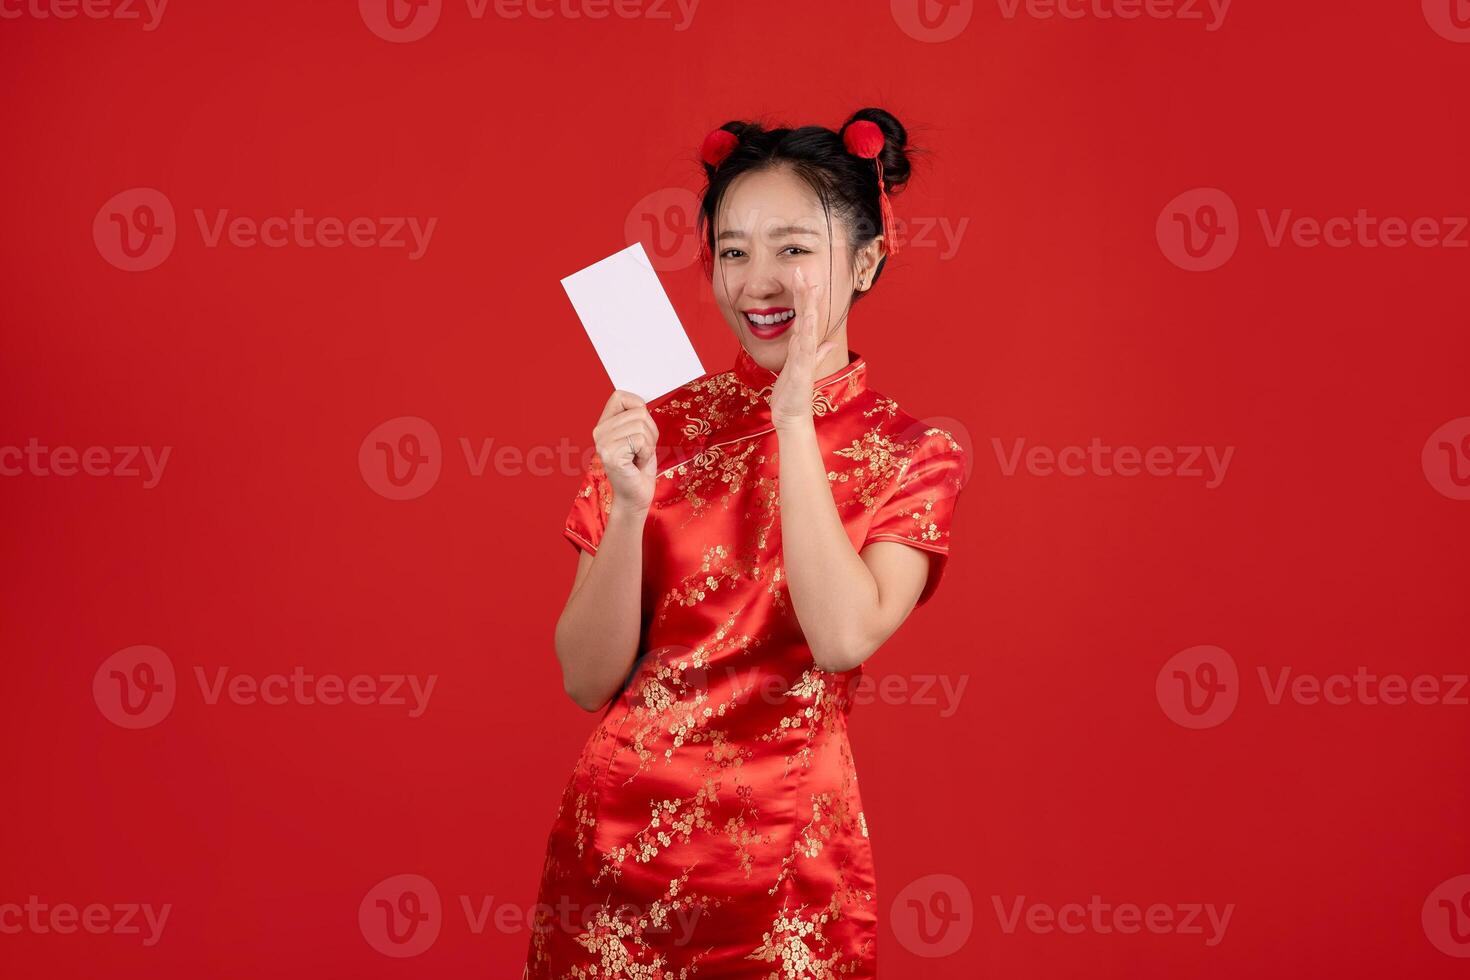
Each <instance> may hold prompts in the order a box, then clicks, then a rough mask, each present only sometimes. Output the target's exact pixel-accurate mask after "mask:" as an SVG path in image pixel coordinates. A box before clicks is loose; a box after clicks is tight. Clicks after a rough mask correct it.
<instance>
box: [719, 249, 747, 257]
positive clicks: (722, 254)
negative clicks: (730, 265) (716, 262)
mask: <svg viewBox="0 0 1470 980" xmlns="http://www.w3.org/2000/svg"><path fill="white" fill-rule="evenodd" d="M731 252H740V249H738V248H727V249H724V250H723V251H721V252H720V258H722V259H729V258H734V256H733V255H731V254H730V253H731ZM740 254H741V255H744V254H745V253H744V252H740Z"/></svg>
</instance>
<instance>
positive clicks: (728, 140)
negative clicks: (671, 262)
mask: <svg viewBox="0 0 1470 980" xmlns="http://www.w3.org/2000/svg"><path fill="white" fill-rule="evenodd" d="M739 145H740V139H739V137H737V136H736V135H735V134H734V133H732V132H730V131H729V130H728V129H716V130H714V131H713V132H711V133H710V134H709V135H708V136H706V137H705V138H704V143H703V144H702V145H701V146H700V148H699V155H700V157H701V158H702V159H703V160H704V162H705V163H707V164H709V165H710V166H711V167H714V168H715V169H716V170H718V169H719V167H720V164H722V163H724V162H725V158H726V157H727V156H729V155H730V154H731V153H733V152H734V150H735V147H737V146H739ZM699 262H700V264H701V265H703V266H704V274H705V278H710V277H712V276H713V275H714V274H715V260H714V256H713V255H711V254H710V250H709V242H708V241H707V240H706V236H704V235H701V236H699Z"/></svg>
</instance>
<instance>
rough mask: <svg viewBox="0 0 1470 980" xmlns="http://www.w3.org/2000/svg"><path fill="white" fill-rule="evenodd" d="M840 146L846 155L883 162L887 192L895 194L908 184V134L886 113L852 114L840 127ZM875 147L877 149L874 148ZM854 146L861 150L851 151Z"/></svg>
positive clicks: (865, 111) (876, 110)
mask: <svg viewBox="0 0 1470 980" xmlns="http://www.w3.org/2000/svg"><path fill="white" fill-rule="evenodd" d="M842 142H843V143H844V144H845V145H846V146H847V148H848V151H849V152H851V153H853V154H855V155H857V156H860V157H866V158H868V159H876V160H881V161H883V182H884V184H886V185H887V187H886V189H887V190H890V191H893V190H898V189H899V188H901V187H903V185H905V184H907V183H908V180H909V156H908V152H907V151H908V144H909V133H908V130H906V129H904V127H903V123H901V122H899V121H898V119H897V117H895V116H894V115H893V114H892V113H891V112H889V111H888V110H886V109H879V108H876V107H873V106H869V107H867V108H865V109H859V110H858V111H857V112H854V113H853V114H852V116H851V117H849V118H848V120H847V122H845V123H843V124H842ZM875 143H876V144H877V147H876V149H874V148H873V144H875ZM854 144H857V146H859V147H861V148H862V149H856V148H854ZM865 151H870V152H865Z"/></svg>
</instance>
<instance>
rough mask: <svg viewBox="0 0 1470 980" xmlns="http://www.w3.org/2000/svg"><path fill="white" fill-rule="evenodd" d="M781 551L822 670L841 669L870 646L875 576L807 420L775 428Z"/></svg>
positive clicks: (803, 624)
mask: <svg viewBox="0 0 1470 980" xmlns="http://www.w3.org/2000/svg"><path fill="white" fill-rule="evenodd" d="M777 438H778V440H779V446H780V480H781V483H780V486H781V551H782V554H783V556H784V561H785V565H786V580H787V583H788V585H787V587H788V589H789V591H790V593H791V604H792V607H793V608H794V609H795V610H796V618H797V621H798V622H800V623H801V631H802V633H803V634H805V636H806V640H807V645H808V646H809V647H810V648H811V651H812V659H813V660H815V661H816V664H817V666H818V667H820V668H822V669H823V670H828V671H833V672H841V671H844V670H849V669H851V668H852V667H853V666H855V665H856V664H857V663H860V662H861V661H862V660H863V658H864V657H866V656H867V655H868V654H869V653H871V652H872V651H871V650H869V649H867V646H869V645H870V641H869V637H870V636H871V635H872V633H873V630H872V629H871V628H870V627H869V620H870V619H871V618H872V617H873V616H874V615H875V613H876V611H877V609H878V583H877V582H876V581H875V580H874V579H873V574H872V573H871V572H870V571H868V566H867V565H866V564H864V562H863V560H862V558H861V557H859V556H858V553H857V551H856V550H855V549H854V548H853V546H852V541H851V540H850V539H849V538H848V536H847V531H846V530H844V529H843V526H842V518H841V517H840V516H839V515H838V513H837V504H836V502H835V501H834V500H833V497H832V488H831V485H830V484H828V482H827V467H826V463H825V462H824V461H823V459H822V451H821V447H820V446H819V445H818V443H817V434H816V429H815V428H814V427H813V426H812V425H810V424H804V425H799V426H793V427H790V428H784V429H778V430H777Z"/></svg>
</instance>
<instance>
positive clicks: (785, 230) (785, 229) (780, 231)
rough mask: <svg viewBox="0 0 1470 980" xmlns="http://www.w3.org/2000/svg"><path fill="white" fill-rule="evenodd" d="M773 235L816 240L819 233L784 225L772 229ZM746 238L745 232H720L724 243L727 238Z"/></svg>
mask: <svg viewBox="0 0 1470 980" xmlns="http://www.w3.org/2000/svg"><path fill="white" fill-rule="evenodd" d="M771 234H772V235H807V236H810V237H812V238H816V237H817V233H816V232H814V231H812V230H811V229H810V228H803V227H802V226H801V225H782V226H781V227H780V228H772V229H771ZM744 237H745V232H743V231H722V232H720V237H719V240H720V241H724V240H725V239H727V238H744Z"/></svg>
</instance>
